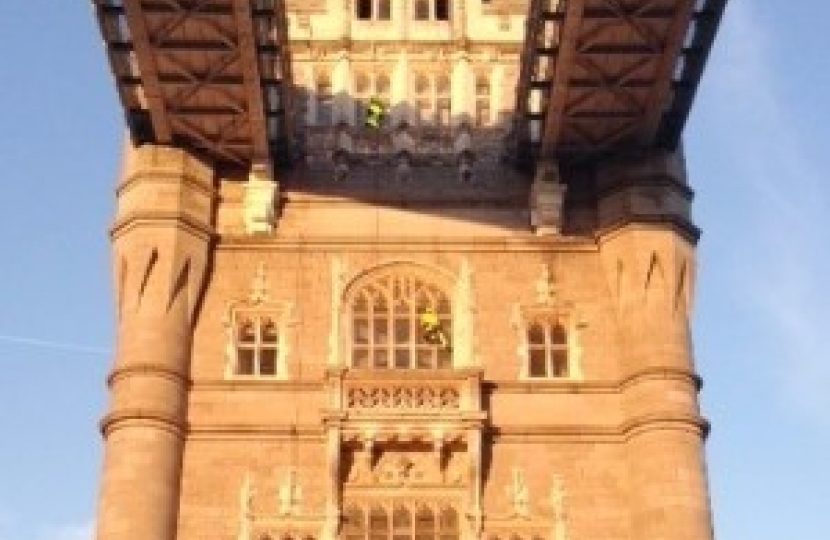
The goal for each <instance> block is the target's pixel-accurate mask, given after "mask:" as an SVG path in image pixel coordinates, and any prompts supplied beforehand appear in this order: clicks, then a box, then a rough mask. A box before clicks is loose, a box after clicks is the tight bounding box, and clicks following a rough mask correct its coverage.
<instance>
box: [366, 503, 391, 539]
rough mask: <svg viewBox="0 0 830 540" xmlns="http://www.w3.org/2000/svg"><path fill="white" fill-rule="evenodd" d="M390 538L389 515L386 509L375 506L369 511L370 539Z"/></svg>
mask: <svg viewBox="0 0 830 540" xmlns="http://www.w3.org/2000/svg"><path fill="white" fill-rule="evenodd" d="M388 538H389V517H388V516H387V515H386V510H384V509H383V508H382V507H380V506H373V507H372V510H371V511H370V512H369V539H370V540H387V539H388Z"/></svg>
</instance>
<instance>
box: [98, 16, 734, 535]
mask: <svg viewBox="0 0 830 540" xmlns="http://www.w3.org/2000/svg"><path fill="white" fill-rule="evenodd" d="M93 4H94V5H95V9H96V15H97V17H98V21H99V24H100V29H101V33H102V36H103V38H104V41H105V45H106V50H107V55H108V59H109V61H110V64H111V67H112V71H113V75H114V80H115V82H116V87H117V89H118V93H119V97H120V99H121V102H122V104H123V107H124V111H125V116H126V119H127V124H128V127H129V136H128V138H127V141H126V143H125V146H124V154H123V166H122V170H121V172H120V177H119V181H118V184H117V188H116V197H117V211H116V216H115V219H114V223H113V227H112V230H111V236H112V245H113V250H112V257H113V267H112V268H113V281H114V290H115V299H116V313H115V316H116V319H117V352H116V355H115V359H114V362H113V365H112V368H111V371H110V374H109V376H108V378H107V384H108V386H109V389H110V402H109V405H108V409H107V412H106V414H105V415H104V417H103V419H102V422H101V431H102V434H103V441H104V463H103V469H102V475H101V488H100V495H99V509H98V519H97V532H96V539H97V540H202V539H216V540H266V539H269V540H281V539H287V538H290V539H292V540H306V539H314V540H335V539H343V540H480V539H481V540H483V539H487V540H490V539H493V540H496V539H498V540H514V539H515V540H593V539H596V538H604V539H608V540H669V539H670V540H712V539H713V533H712V527H711V515H710V508H709V502H708V490H707V479H706V474H705V467H704V455H703V440H704V439H705V436H706V432H707V429H708V425H707V422H706V421H705V419H704V418H703V417H702V416H701V414H700V411H699V407H698V399H697V393H698V390H699V388H700V378H699V376H698V374H697V373H696V371H695V367H694V359H693V357H692V348H691V343H690V328H689V323H690V317H691V307H692V297H693V292H694V282H695V264H696V263H695V243H696V241H697V238H698V234H699V233H698V229H697V228H696V227H695V225H694V224H693V222H692V218H691V211H690V205H691V199H692V190H691V188H690V187H689V182H688V181H687V178H686V170H685V164H684V161H683V156H682V151H681V147H680V144H679V141H680V136H681V133H682V129H683V125H684V122H685V119H686V117H687V115H688V113H689V110H690V107H691V103H692V99H693V96H694V92H695V89H696V87H697V84H698V81H699V79H700V76H701V74H702V71H703V66H704V64H705V60H706V57H707V55H708V51H709V49H710V46H711V43H712V40H713V39H714V35H715V31H716V29H717V26H718V21H719V19H720V16H721V13H722V12H723V9H724V4H725V1H724V0H703V1H697V2H695V1H692V0H656V1H655V0H651V1H645V0H644V1H638V0H629V1H622V0H568V1H565V0H527V1H514V0H304V1H300V0H93ZM373 98H375V99H379V100H380V101H381V102H382V103H383V104H384V107H386V109H387V111H388V114H387V115H386V116H385V119H384V122H383V124H382V125H381V126H380V127H379V128H370V127H367V126H366V124H365V111H366V106H367V104H368V101H369V100H370V99H373Z"/></svg>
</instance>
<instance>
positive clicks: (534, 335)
mask: <svg viewBox="0 0 830 540" xmlns="http://www.w3.org/2000/svg"><path fill="white" fill-rule="evenodd" d="M527 342H528V343H530V344H531V345H544V344H545V329H544V327H543V326H542V325H541V324H532V325H531V326H530V328H529V329H528V331H527Z"/></svg>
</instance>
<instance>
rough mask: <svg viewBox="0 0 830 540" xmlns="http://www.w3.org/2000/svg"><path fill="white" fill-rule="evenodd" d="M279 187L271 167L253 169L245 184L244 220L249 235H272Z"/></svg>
mask: <svg viewBox="0 0 830 540" xmlns="http://www.w3.org/2000/svg"><path fill="white" fill-rule="evenodd" d="M278 191H279V185H278V184H277V182H275V181H274V180H273V178H271V173H270V170H269V166H268V165H265V164H255V165H254V166H252V167H251V172H250V174H249V175H248V182H246V184H245V194H244V199H243V211H242V218H243V220H244V222H245V232H247V233H248V234H262V233H271V232H273V230H274V221H275V219H276V216H275V211H274V202H275V200H276V198H277V193H278Z"/></svg>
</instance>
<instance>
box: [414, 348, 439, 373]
mask: <svg viewBox="0 0 830 540" xmlns="http://www.w3.org/2000/svg"><path fill="white" fill-rule="evenodd" d="M415 352H416V354H417V363H416V365H415V367H417V368H419V369H431V368H432V366H433V365H434V362H435V361H434V359H433V358H434V356H435V354H434V352H433V349H432V348H429V349H424V348H418V349H416V351H415Z"/></svg>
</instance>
